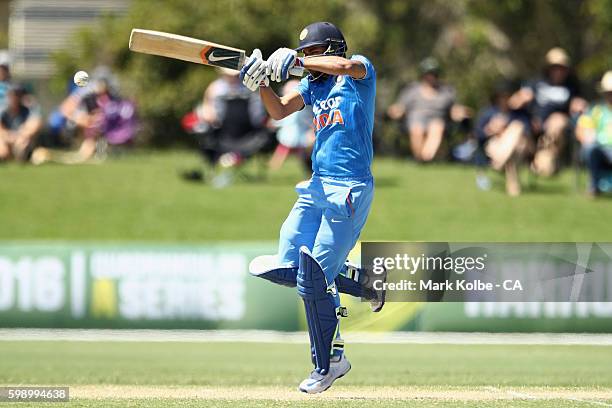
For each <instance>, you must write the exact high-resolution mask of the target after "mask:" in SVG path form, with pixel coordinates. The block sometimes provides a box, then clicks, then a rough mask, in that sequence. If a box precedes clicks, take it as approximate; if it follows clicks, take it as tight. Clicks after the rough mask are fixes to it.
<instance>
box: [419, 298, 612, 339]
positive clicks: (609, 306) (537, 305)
mask: <svg viewBox="0 0 612 408" xmlns="http://www.w3.org/2000/svg"><path fill="white" fill-rule="evenodd" d="M415 319H416V322H417V323H416V324H414V320H415ZM409 321H411V322H412V326H413V327H415V328H416V329H417V330H423V331H476V332H575V333H583V332H584V333H612V302H474V303H469V302H468V303H428V304H425V303H424V304H423V308H422V309H421V310H420V312H419V313H418V315H415V316H414V317H413V318H411V319H409Z"/></svg>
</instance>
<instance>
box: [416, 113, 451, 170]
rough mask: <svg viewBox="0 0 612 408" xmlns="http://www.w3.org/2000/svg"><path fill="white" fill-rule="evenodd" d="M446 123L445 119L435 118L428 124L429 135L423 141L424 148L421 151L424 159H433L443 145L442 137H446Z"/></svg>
mask: <svg viewBox="0 0 612 408" xmlns="http://www.w3.org/2000/svg"><path fill="white" fill-rule="evenodd" d="M445 128H446V124H445V123H444V120H443V119H440V118H435V119H432V120H431V121H430V122H429V123H428V124H427V136H425V141H424V142H423V149H422V151H421V158H422V159H423V161H432V160H433V159H434V158H435V157H436V155H437V154H438V151H439V150H440V146H442V139H443V138H444V131H445Z"/></svg>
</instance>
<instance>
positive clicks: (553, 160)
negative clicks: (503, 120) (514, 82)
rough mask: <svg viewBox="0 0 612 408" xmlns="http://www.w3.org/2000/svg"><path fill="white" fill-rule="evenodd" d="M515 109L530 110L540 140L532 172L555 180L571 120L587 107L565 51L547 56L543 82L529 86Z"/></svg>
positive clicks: (515, 100) (518, 95) (512, 103)
mask: <svg viewBox="0 0 612 408" xmlns="http://www.w3.org/2000/svg"><path fill="white" fill-rule="evenodd" d="M510 106H511V108H512V109H521V108H526V109H527V110H528V111H529V112H530V115H531V126H532V130H533V133H534V135H535V136H536V138H537V148H536V153H535V157H534V159H533V163H532V169H533V170H534V171H535V172H536V173H537V174H539V175H542V176H551V175H553V174H555V173H556V172H557V171H558V169H559V158H560V156H561V153H562V152H563V149H564V147H565V146H566V144H567V143H566V139H567V138H566V137H565V136H566V133H567V130H568V128H569V124H570V117H571V116H577V115H579V114H580V113H582V112H583V111H584V110H585V109H586V106H587V103H586V101H585V100H584V99H583V98H581V97H580V88H579V83H578V79H577V78H576V76H575V75H574V73H573V72H572V70H571V68H570V59H569V56H568V55H567V53H566V52H565V50H563V49H562V48H558V47H557V48H553V49H551V50H550V51H548V53H547V54H546V66H545V69H544V75H543V77H542V78H538V79H535V80H532V81H530V82H528V83H527V84H525V85H524V86H523V87H522V88H521V89H520V90H519V91H518V92H517V93H515V94H514V95H513V96H512V98H510Z"/></svg>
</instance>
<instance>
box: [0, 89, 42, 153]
mask: <svg viewBox="0 0 612 408" xmlns="http://www.w3.org/2000/svg"><path fill="white" fill-rule="evenodd" d="M25 100H26V91H25V89H24V88H23V87H21V86H20V85H13V86H12V87H11V88H9V91H8V93H7V106H6V108H5V109H4V110H3V111H2V113H1V114H0V160H8V159H10V158H14V159H16V160H20V161H25V160H27V159H28V157H29V155H30V153H31V151H32V147H33V145H34V143H35V142H36V136H37V135H38V133H39V131H40V129H41V127H42V119H41V116H40V113H39V112H38V111H37V110H35V109H33V108H32V107H28V106H27V105H26V103H25Z"/></svg>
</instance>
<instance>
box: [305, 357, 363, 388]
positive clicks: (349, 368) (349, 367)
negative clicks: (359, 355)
mask: <svg viewBox="0 0 612 408" xmlns="http://www.w3.org/2000/svg"><path fill="white" fill-rule="evenodd" d="M351 368H353V366H352V365H351V363H349V366H348V370H346V371H345V372H344V373H342V375H339V376H338V377H336V378H335V379H334V381H332V382H331V384H329V385H328V386H327V388H324V389H322V390H321V391H317V392H308V391H306V390H303V389H301V388H300V387H298V390H300V391H301V392H303V393H304V394H320V393H322V392H325V391H327V390H329V389H330V388H331V386H332V385H334V383H335V382H336V380H339V379H340V378H342V377H344V376H345V375H347V374H348V372H349V371H351Z"/></svg>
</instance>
